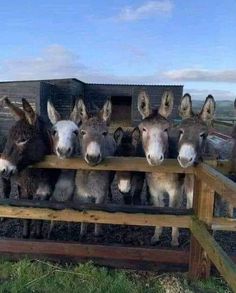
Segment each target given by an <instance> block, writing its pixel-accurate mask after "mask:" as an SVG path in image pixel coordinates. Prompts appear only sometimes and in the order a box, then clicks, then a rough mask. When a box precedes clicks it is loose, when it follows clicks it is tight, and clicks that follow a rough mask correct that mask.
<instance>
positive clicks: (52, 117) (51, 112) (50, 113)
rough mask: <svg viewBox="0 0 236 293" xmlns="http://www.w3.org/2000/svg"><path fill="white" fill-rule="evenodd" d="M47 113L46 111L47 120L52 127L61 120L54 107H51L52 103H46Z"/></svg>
mask: <svg viewBox="0 0 236 293" xmlns="http://www.w3.org/2000/svg"><path fill="white" fill-rule="evenodd" d="M47 111H48V118H49V120H50V121H51V123H52V124H53V125H54V124H56V123H57V121H59V120H61V115H60V114H59V113H58V112H57V110H56V109H55V107H54V106H53V104H52V102H51V101H50V100H48V102H47Z"/></svg>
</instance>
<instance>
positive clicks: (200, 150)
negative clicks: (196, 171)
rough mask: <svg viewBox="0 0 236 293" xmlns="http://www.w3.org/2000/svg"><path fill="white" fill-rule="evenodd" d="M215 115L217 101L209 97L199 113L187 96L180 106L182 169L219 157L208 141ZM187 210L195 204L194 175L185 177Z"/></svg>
mask: <svg viewBox="0 0 236 293" xmlns="http://www.w3.org/2000/svg"><path fill="white" fill-rule="evenodd" d="M214 113H215V100H214V98H213V97H212V96H211V95H209V96H208V97H207V98H206V100H205V102H204V104H203V107H202V109H201V111H200V112H199V113H194V112H193V109H192V100H191V96H190V95H189V94H185V95H184V96H183V97H182V99H181V103H180V106H179V114H180V116H181V117H182V119H183V120H182V121H181V123H180V124H179V127H178V128H179V142H178V161H179V164H180V166H181V167H183V168H187V167H190V166H192V165H193V164H195V163H197V162H198V161H199V160H201V159H202V158H203V157H204V156H206V157H210V156H211V157H217V153H216V151H215V150H214V148H213V147H212V146H211V145H210V143H209V142H208V140H207V136H208V130H209V126H210V124H211V121H212V119H213V117H214ZM184 189H185V193H186V196H187V208H191V207H192V204H193V175H186V176H185V184H184Z"/></svg>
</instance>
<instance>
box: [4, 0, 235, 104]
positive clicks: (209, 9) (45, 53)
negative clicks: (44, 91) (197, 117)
mask: <svg viewBox="0 0 236 293" xmlns="http://www.w3.org/2000/svg"><path fill="white" fill-rule="evenodd" d="M2 2H3V3H1V9H0V31H1V34H0V81H5V80H31V79H54V78H70V77H74V78H78V79H81V80H82V81H85V82H97V83H99V82H102V83H137V84H182V85H184V91H185V92H189V93H190V94H191V95H192V96H193V98H194V99H205V97H206V96H207V95H208V94H213V96H214V97H215V98H216V99H217V100H223V99H225V100H232V99H234V98H235V97H236V17H235V15H236V0H225V1H222V0H207V1H206V0H204V1H203V0H198V1H196V0H157V1H155V0H151V1H146V0H135V1H134V0H109V1H105V0H99V1H95V0H93V1H92V0H87V1H79V0H77V1H75V0H50V1H45V0H41V1H29V0H24V1H21V0H12V1H2Z"/></svg>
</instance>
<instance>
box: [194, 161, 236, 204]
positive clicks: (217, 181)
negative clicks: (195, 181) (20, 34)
mask: <svg viewBox="0 0 236 293" xmlns="http://www.w3.org/2000/svg"><path fill="white" fill-rule="evenodd" d="M195 175H196V176H197V177H198V178H200V179H201V180H203V181H204V182H206V184H208V185H209V186H212V188H214V190H215V191H216V192H217V193H218V194H220V196H222V197H224V199H225V200H227V201H229V202H230V203H231V204H232V205H233V206H234V207H236V196H235V194H236V183H235V182H233V181H232V180H230V179H229V178H227V177H225V176H224V175H222V174H221V173H220V172H219V171H217V170H215V169H214V168H212V167H211V166H209V165H207V164H205V163H200V164H199V165H197V166H196V168H195Z"/></svg>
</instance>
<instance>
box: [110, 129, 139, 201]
mask: <svg viewBox="0 0 236 293" xmlns="http://www.w3.org/2000/svg"><path fill="white" fill-rule="evenodd" d="M114 139H115V141H116V143H117V149H116V153H115V155H116V156H118V157H142V156H144V153H143V148H142V142H141V134H140V130H139V128H134V129H133V130H126V131H124V130H123V129H122V128H121V127H119V128H117V129H116V131H115V132H114ZM144 179H145V173H143V172H116V180H117V185H118V189H119V191H120V192H121V194H123V199H124V203H125V204H131V203H133V204H141V193H142V189H143V183H144Z"/></svg>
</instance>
